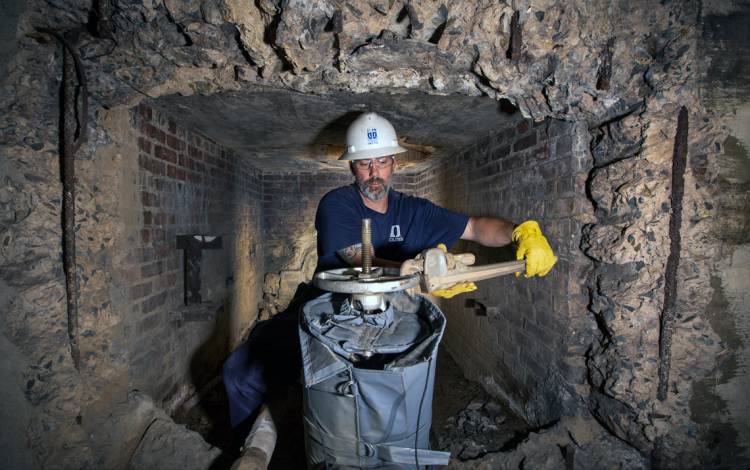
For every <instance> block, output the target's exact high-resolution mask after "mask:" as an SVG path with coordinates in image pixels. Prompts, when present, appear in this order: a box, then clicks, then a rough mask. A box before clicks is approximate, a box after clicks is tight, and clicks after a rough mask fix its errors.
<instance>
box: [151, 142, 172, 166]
mask: <svg viewBox="0 0 750 470" xmlns="http://www.w3.org/2000/svg"><path fill="white" fill-rule="evenodd" d="M154 156H155V157H156V158H158V159H160V160H164V161H167V162H169V163H177V154H176V153H175V152H174V150H170V149H168V148H166V147H162V146H161V145H157V146H156V147H154Z"/></svg>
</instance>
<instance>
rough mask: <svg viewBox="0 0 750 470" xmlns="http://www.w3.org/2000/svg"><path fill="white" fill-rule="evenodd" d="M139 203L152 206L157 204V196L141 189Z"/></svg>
mask: <svg viewBox="0 0 750 470" xmlns="http://www.w3.org/2000/svg"><path fill="white" fill-rule="evenodd" d="M141 203H143V205H144V206H146V207H154V206H158V205H159V197H158V196H157V195H156V194H154V193H150V192H148V191H141Z"/></svg>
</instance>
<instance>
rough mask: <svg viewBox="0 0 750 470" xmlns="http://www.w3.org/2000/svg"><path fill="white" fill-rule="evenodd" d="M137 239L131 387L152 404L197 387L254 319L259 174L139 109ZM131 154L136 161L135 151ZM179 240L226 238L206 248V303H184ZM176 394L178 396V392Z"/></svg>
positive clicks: (259, 257) (131, 275)
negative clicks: (218, 245)
mask: <svg viewBox="0 0 750 470" xmlns="http://www.w3.org/2000/svg"><path fill="white" fill-rule="evenodd" d="M132 116H133V125H134V127H135V129H136V134H137V139H138V149H139V152H138V156H137V159H138V171H137V175H136V185H137V188H138V199H139V200H138V203H137V204H136V206H135V207H134V209H135V211H136V214H135V217H133V218H132V221H133V222H134V223H133V224H132V226H130V228H131V230H132V234H133V236H135V237H137V243H136V244H135V245H136V249H135V251H134V252H133V253H132V257H130V258H129V260H128V261H129V264H128V265H127V266H126V267H125V269H126V270H127V271H128V278H127V281H128V287H127V288H128V292H129V301H130V302H129V305H128V307H127V308H128V311H129V312H130V314H131V315H133V316H134V317H135V318H137V320H136V321H135V322H134V330H133V335H132V340H131V343H130V349H131V360H130V368H131V371H132V376H133V377H135V378H136V380H135V381H134V385H135V386H136V387H137V388H138V389H140V390H144V391H146V392H148V393H149V394H150V395H151V396H153V397H154V398H155V399H157V400H163V399H165V398H167V397H170V396H172V395H175V394H176V393H177V392H178V390H179V388H180V387H185V386H187V385H190V386H200V385H201V384H203V383H205V382H206V381H207V380H208V379H210V378H212V377H213V376H214V375H216V374H217V373H218V370H219V367H220V365H221V363H222V362H223V359H224V358H225V357H226V355H227V353H228V351H229V350H230V349H231V348H232V347H233V345H234V344H236V341H237V339H238V338H239V337H240V336H241V335H242V332H243V331H244V330H246V329H247V328H248V327H249V326H250V325H252V323H253V322H254V320H255V317H256V315H257V304H258V301H259V300H260V288H261V282H262V277H261V276H262V273H263V272H264V267H263V266H264V257H263V246H262V244H261V240H262V237H261V224H262V221H261V191H262V180H261V175H260V172H259V171H258V170H257V169H255V168H254V167H252V166H251V165H250V164H248V162H247V161H245V160H243V159H240V158H239V157H238V156H237V155H235V154H234V153H233V152H232V151H230V150H228V149H226V148H223V147H221V146H220V145H218V144H217V143H215V142H212V141H210V140H208V139H206V138H204V137H202V136H201V135H200V134H199V133H197V132H196V131H194V130H186V129H184V128H182V127H181V126H180V125H178V124H177V123H176V122H175V120H174V118H172V117H169V116H167V115H165V114H163V113H159V112H156V111H155V110H153V109H152V108H151V107H149V106H148V105H147V104H143V103H142V104H140V105H139V106H138V107H137V109H136V110H135V111H134V112H133V114H132ZM132 158H136V156H135V155H133V156H132ZM179 235H212V236H220V237H222V248H221V249H218V250H204V251H203V252H202V262H201V295H202V301H203V302H202V304H199V305H197V306H196V305H190V306H185V303H184V284H185V281H184V273H185V262H184V252H183V251H182V250H179V249H178V248H177V237H178V236H179ZM177 395H178V396H180V395H181V394H180V393H177Z"/></svg>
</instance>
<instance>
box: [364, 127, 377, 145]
mask: <svg viewBox="0 0 750 470" xmlns="http://www.w3.org/2000/svg"><path fill="white" fill-rule="evenodd" d="M367 143H368V144H377V143H378V130H377V129H375V128H373V129H367Z"/></svg>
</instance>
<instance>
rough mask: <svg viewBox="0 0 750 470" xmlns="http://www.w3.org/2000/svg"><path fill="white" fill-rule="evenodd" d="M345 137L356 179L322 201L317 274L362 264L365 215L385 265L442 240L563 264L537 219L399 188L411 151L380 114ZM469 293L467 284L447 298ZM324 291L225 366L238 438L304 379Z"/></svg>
mask: <svg viewBox="0 0 750 470" xmlns="http://www.w3.org/2000/svg"><path fill="white" fill-rule="evenodd" d="M346 140H347V150H346V153H345V154H344V155H343V156H342V157H341V160H347V161H349V168H350V169H351V171H352V174H353V175H354V179H355V182H354V184H352V185H350V186H344V187H341V188H338V189H334V190H333V191H331V192H329V193H328V194H326V195H325V196H324V197H323V199H322V200H321V201H320V204H319V206H318V211H317V214H316V220H315V227H316V229H317V231H318V267H317V270H318V271H320V270H326V269H332V268H336V267H343V266H347V265H351V266H358V265H360V264H361V262H362V261H361V257H362V246H361V243H360V240H361V238H360V237H361V223H362V219H363V218H370V219H372V235H373V236H372V242H373V248H374V252H375V253H374V254H375V257H374V260H373V261H374V264H375V265H379V266H394V267H395V266H400V265H401V262H403V261H405V260H407V259H409V258H413V257H414V256H416V255H417V254H418V253H420V252H421V251H422V250H424V249H426V248H432V247H435V246H437V245H438V244H440V243H442V244H444V245H446V246H447V247H450V246H451V245H453V244H454V243H455V242H456V241H457V240H458V239H459V238H460V239H463V240H472V241H476V242H478V243H480V244H482V245H485V246H491V247H494V246H503V245H507V244H509V243H511V241H513V242H515V243H516V244H517V257H518V259H525V260H526V276H527V277H528V276H535V275H539V276H544V275H545V274H547V273H548V272H549V271H550V270H551V269H552V266H553V265H554V264H555V262H556V261H557V258H556V257H555V256H554V254H553V253H552V250H551V249H550V247H549V244H548V243H547V240H546V239H545V238H544V236H542V234H541V231H540V230H539V225H538V224H537V223H536V222H533V221H528V222H524V223H523V224H521V225H519V226H517V227H515V226H514V225H513V224H512V223H511V222H509V221H507V220H505V219H501V218H492V217H468V216H466V215H462V214H459V213H456V212H452V211H449V210H447V209H443V208H442V207H439V206H436V205H435V204H433V203H431V202H430V201H428V200H426V199H422V198H417V197H411V196H408V195H405V194H402V193H400V192H397V191H394V190H392V189H391V187H390V186H391V177H392V176H393V172H394V171H395V169H396V160H395V157H394V155H396V154H398V153H402V152H405V151H406V149H404V148H403V147H401V146H400V145H399V144H398V140H397V138H396V132H395V130H394V129H393V126H391V124H390V123H389V122H388V121H387V120H385V119H384V118H382V117H380V116H378V115H377V114H375V113H365V114H363V115H361V116H359V117H358V118H357V119H356V120H355V121H354V122H353V123H352V124H351V126H350V127H349V130H348V131H347V137H346ZM463 290H467V288H466V286H458V287H456V288H455V289H448V290H447V291H446V292H445V294H446V296H450V295H453V294H455V293H456V292H457V291H463ZM300 291H302V292H300ZM320 293H321V292H320V291H317V290H316V289H314V288H309V289H307V290H303V289H300V290H298V294H297V295H296V296H295V299H294V300H293V301H292V302H291V304H290V305H289V307H288V308H287V309H286V311H284V312H283V313H280V314H278V315H276V316H275V317H273V318H272V319H271V320H269V321H266V322H263V323H261V324H259V325H258V326H257V327H256V328H255V329H253V332H252V334H251V337H250V338H249V339H248V341H246V342H245V344H243V345H242V346H240V347H239V348H237V349H236V350H235V351H234V352H233V353H232V355H231V356H230V357H229V358H228V359H227V361H226V362H225V363H224V386H225V387H226V389H227V395H228V397H229V410H230V422H231V425H232V427H233V428H234V429H235V430H236V432H237V434H238V435H239V436H242V435H243V434H244V433H246V432H247V431H248V430H249V428H250V425H251V424H252V420H253V418H254V415H255V412H256V411H257V409H258V408H259V407H260V405H261V404H262V403H263V401H264V399H265V396H266V394H267V392H268V387H269V386H274V385H289V384H292V383H293V382H294V381H295V380H296V379H297V378H298V377H299V371H300V369H301V357H300V355H301V353H300V347H299V340H298V336H297V325H298V312H299V309H300V308H301V307H302V305H304V303H305V302H307V301H308V300H311V299H312V298H314V297H316V296H317V295H319V294H320Z"/></svg>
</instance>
